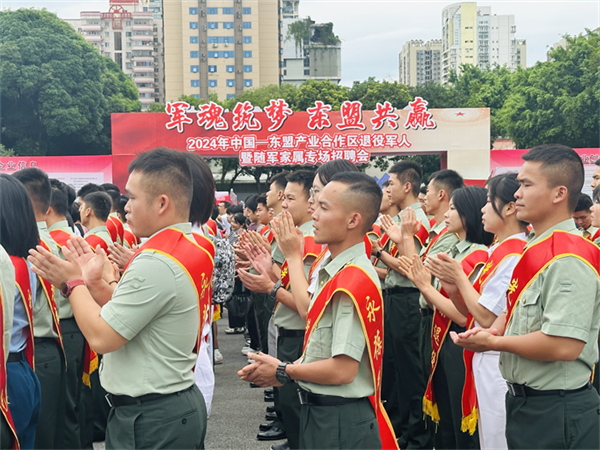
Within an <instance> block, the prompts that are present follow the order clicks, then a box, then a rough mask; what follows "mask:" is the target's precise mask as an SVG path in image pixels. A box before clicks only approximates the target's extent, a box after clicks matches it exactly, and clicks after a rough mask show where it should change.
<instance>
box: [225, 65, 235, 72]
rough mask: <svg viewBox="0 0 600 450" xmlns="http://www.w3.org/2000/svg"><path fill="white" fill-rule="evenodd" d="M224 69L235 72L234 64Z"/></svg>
mask: <svg viewBox="0 0 600 450" xmlns="http://www.w3.org/2000/svg"><path fill="white" fill-rule="evenodd" d="M225 70H226V71H227V72H235V66H227V67H225Z"/></svg>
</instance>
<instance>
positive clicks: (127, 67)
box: [125, 63, 133, 69]
mask: <svg viewBox="0 0 600 450" xmlns="http://www.w3.org/2000/svg"><path fill="white" fill-rule="evenodd" d="M125 68H126V69H133V64H132V63H125Z"/></svg>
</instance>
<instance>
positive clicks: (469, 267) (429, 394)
mask: <svg viewBox="0 0 600 450" xmlns="http://www.w3.org/2000/svg"><path fill="white" fill-rule="evenodd" d="M440 234H441V233H440ZM487 259H488V252H487V251H486V250H480V249H477V250H473V251H472V252H471V253H469V254H468V255H467V256H465V257H464V258H463V260H462V261H461V266H462V268H463V271H464V272H465V274H467V276H468V277H470V276H471V275H472V274H473V272H475V270H476V269H477V268H478V267H480V266H482V265H483V264H485V262H486V261H487ZM440 292H441V293H442V295H444V296H446V297H448V295H447V294H446V292H445V291H444V289H441V290H440ZM451 323H452V321H451V320H450V319H448V317H446V315H445V314H444V313H442V312H441V311H440V310H439V309H437V308H435V311H434V313H433V326H432V327H431V373H430V374H429V380H428V382H427V390H426V391H425V395H424V396H423V411H424V412H425V414H427V415H428V416H431V419H432V420H433V421H434V422H436V423H438V422H439V421H440V414H439V412H438V406H437V402H436V400H435V394H434V392H433V374H434V373H435V369H436V367H437V363H438V357H439V355H440V350H441V349H442V344H443V343H444V340H445V339H446V335H447V334H448V330H449V329H450V324H451Z"/></svg>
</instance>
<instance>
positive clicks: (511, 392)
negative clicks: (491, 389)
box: [506, 382, 517, 397]
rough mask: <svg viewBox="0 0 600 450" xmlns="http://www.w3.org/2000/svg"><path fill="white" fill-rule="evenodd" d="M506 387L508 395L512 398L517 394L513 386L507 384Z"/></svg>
mask: <svg viewBox="0 0 600 450" xmlns="http://www.w3.org/2000/svg"><path fill="white" fill-rule="evenodd" d="M506 385H507V386H508V392H510V395H512V396H513V397H516V396H517V392H516V391H515V387H514V386H513V384H512V383H508V382H507V383H506Z"/></svg>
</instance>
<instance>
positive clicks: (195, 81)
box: [190, 8, 200, 87]
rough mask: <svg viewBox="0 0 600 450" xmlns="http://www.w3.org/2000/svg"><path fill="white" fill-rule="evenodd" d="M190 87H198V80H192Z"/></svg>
mask: <svg viewBox="0 0 600 450" xmlns="http://www.w3.org/2000/svg"><path fill="white" fill-rule="evenodd" d="M190 9H191V8H190ZM192 87H200V80H192Z"/></svg>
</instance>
